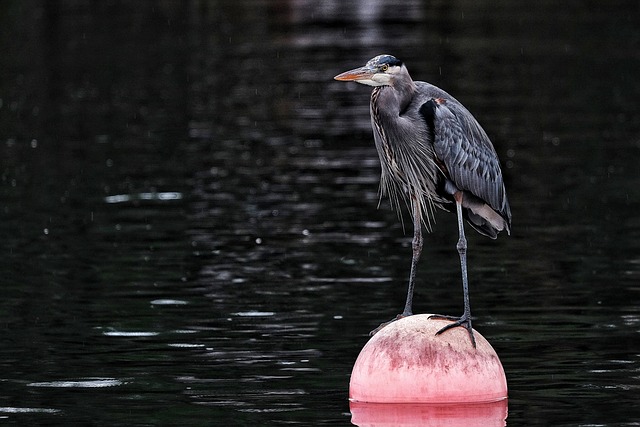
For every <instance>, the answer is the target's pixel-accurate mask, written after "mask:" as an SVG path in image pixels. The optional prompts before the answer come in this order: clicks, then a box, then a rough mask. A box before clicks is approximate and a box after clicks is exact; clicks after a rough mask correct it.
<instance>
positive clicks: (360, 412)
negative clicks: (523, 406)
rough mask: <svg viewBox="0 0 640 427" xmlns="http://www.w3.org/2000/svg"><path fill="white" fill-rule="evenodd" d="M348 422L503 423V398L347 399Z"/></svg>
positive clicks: (483, 426) (451, 426) (467, 426)
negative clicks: (467, 401)
mask: <svg viewBox="0 0 640 427" xmlns="http://www.w3.org/2000/svg"><path fill="white" fill-rule="evenodd" d="M349 408H350V410H351V423H353V424H355V425H357V426H359V427H367V426H376V427H382V426H389V427H391V426H394V427H400V426H425V427H429V426H447V427H458V426H459V427H476V426H477V427H493V426H500V427H504V426H505V425H506V419H507V411H508V410H507V399H503V400H499V401H497V402H490V403H471V404H462V403H452V404H426V403H366V402H355V401H351V402H350V403H349Z"/></svg>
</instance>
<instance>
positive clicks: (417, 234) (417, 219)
mask: <svg viewBox="0 0 640 427" xmlns="http://www.w3.org/2000/svg"><path fill="white" fill-rule="evenodd" d="M413 205H414V208H413V241H412V242H411V249H412V251H413V256H412V257H411V273H409V287H408V289H407V302H406V303H405V305H404V310H403V311H402V314H401V316H402V317H406V316H411V315H412V314H413V311H412V307H413V289H414V288H415V282H416V272H417V270H418V261H419V260H420V255H421V254H422V222H421V221H422V218H421V215H420V208H419V207H418V206H417V205H418V202H417V201H414V203H413Z"/></svg>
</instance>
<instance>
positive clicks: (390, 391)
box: [349, 314, 507, 404]
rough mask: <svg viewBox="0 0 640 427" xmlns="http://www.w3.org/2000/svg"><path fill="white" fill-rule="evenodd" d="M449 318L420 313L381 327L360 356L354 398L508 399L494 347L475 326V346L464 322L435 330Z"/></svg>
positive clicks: (371, 400)
mask: <svg viewBox="0 0 640 427" xmlns="http://www.w3.org/2000/svg"><path fill="white" fill-rule="evenodd" d="M448 323H450V321H448V320H441V319H429V315H428V314H419V315H414V316H409V317H405V318H402V319H400V320H397V321H395V322H392V323H390V324H389V325H387V326H385V327H384V328H382V329H381V330H380V331H379V332H378V333H377V334H375V335H374V336H373V337H372V338H371V339H370V340H369V342H367V344H366V345H365V346H364V347H363V349H362V351H361V352H360V355H359V356H358V359H357V360H356V363H355V365H354V367H353V371H352V373H351V381H350V384H349V399H350V400H351V401H352V402H367V403H412V404H415V403H430V404H445V403H446V404H452V403H456V404H459V403H463V404H474V403H488V402H496V401H500V400H505V399H506V398H507V380H506V377H505V374H504V369H503V368H502V364H501V363H500V359H498V355H497V354H496V352H495V350H494V349H493V347H491V345H490V344H489V342H488V341H487V340H486V339H485V338H484V337H483V336H482V335H480V334H479V333H478V332H476V331H474V335H475V339H476V348H474V347H473V345H472V344H471V340H470V339H469V334H468V332H467V331H466V329H464V328H461V327H460V328H453V329H450V330H448V331H446V332H444V333H442V334H440V335H436V332H437V331H439V330H440V329H441V328H442V327H443V326H445V325H446V324H448Z"/></svg>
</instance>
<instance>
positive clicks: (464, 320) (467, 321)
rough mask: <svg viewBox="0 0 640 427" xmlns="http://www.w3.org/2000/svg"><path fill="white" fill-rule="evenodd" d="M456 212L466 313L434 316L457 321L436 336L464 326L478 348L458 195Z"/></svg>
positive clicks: (465, 241)
mask: <svg viewBox="0 0 640 427" xmlns="http://www.w3.org/2000/svg"><path fill="white" fill-rule="evenodd" d="M455 198H456V212H457V214H458V234H459V238H458V243H457V245H456V249H458V255H460V270H461V271H462V291H463V293H464V313H463V314H462V317H459V318H458V317H451V316H439V315H434V316H431V317H432V318H436V319H438V318H440V319H448V320H455V322H453V323H451V324H450V325H447V326H445V327H444V328H442V329H440V330H439V331H438V332H436V335H440V334H441V333H443V332H445V331H447V330H449V329H451V328H455V327H456V326H463V327H464V328H465V329H466V330H467V332H469V337H470V338H471V343H472V344H473V347H474V348H475V346H476V339H475V337H474V336H473V327H472V326H471V305H470V304H469V282H468V279H467V239H466V238H465V236H464V219H463V217H462V194H460V193H456V195H455Z"/></svg>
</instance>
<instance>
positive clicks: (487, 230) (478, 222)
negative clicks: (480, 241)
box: [462, 191, 511, 239]
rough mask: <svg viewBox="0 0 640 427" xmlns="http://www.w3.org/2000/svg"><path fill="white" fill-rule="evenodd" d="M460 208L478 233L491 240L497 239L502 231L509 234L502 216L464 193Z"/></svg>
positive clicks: (476, 198) (507, 224)
mask: <svg viewBox="0 0 640 427" xmlns="http://www.w3.org/2000/svg"><path fill="white" fill-rule="evenodd" d="M462 207H463V208H465V210H464V214H465V215H464V216H465V219H466V220H467V222H468V223H469V224H470V225H471V226H472V227H473V228H474V229H475V230H476V231H478V233H480V234H483V235H485V236H487V237H490V238H492V239H495V238H496V237H498V233H499V232H500V231H503V230H506V231H507V233H508V234H511V230H510V228H509V223H508V222H507V220H505V218H504V217H503V216H502V215H500V214H499V213H498V212H496V211H495V210H494V209H493V208H492V207H491V206H489V205H488V204H486V203H485V202H484V201H483V200H481V199H479V198H478V197H475V196H474V195H472V194H470V193H468V192H466V191H465V192H464V193H463V197H462Z"/></svg>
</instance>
